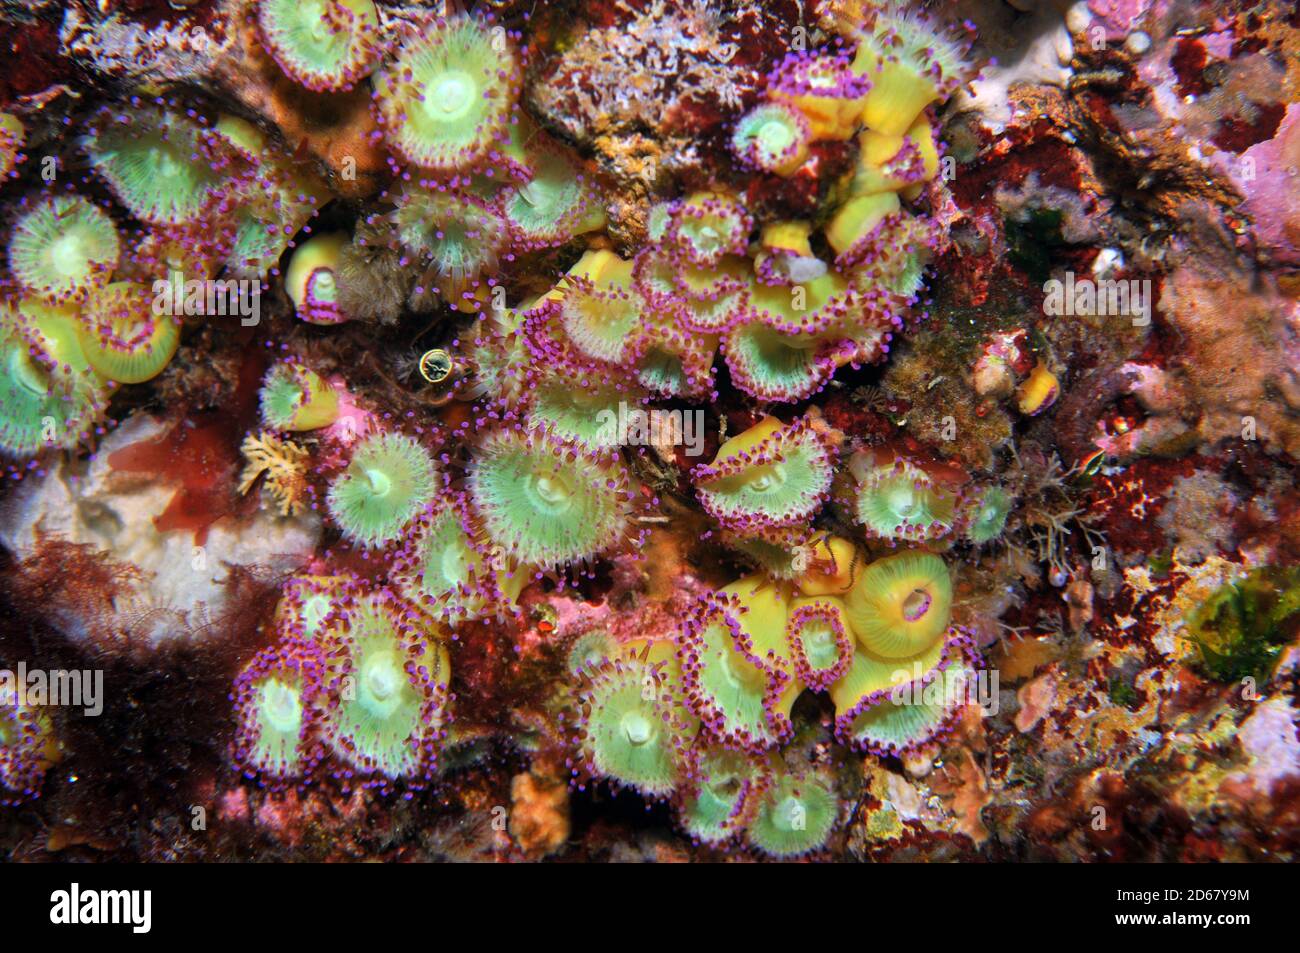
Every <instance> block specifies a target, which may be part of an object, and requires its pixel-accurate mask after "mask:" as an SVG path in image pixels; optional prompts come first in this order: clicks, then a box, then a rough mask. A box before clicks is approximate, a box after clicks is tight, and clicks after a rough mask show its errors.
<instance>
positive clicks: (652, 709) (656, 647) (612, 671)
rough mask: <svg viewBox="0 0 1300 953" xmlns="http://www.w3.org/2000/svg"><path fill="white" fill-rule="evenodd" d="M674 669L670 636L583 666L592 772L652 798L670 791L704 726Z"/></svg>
mask: <svg viewBox="0 0 1300 953" xmlns="http://www.w3.org/2000/svg"><path fill="white" fill-rule="evenodd" d="M676 671H677V663H676V660H675V659H673V657H672V643H671V642H660V643H651V644H644V645H641V646H637V645H632V646H626V647H624V648H623V649H622V650H621V651H620V652H619V653H618V654H617V655H615V657H613V658H607V659H604V660H603V661H601V662H599V663H598V664H596V665H594V666H588V667H586V668H584V670H583V678H584V684H583V685H582V687H581V688H580V689H579V691H578V697H579V701H580V704H581V714H580V719H579V731H578V745H579V750H580V751H581V753H582V757H583V760H584V762H585V766H586V769H587V771H588V772H590V773H591V774H593V775H599V776H603V777H607V778H610V779H612V780H614V781H616V782H618V783H619V784H621V785H624V786H627V787H631V788H635V789H636V790H638V791H640V792H641V793H642V794H646V795H650V796H651V797H664V796H666V795H668V794H671V793H672V791H673V790H674V788H676V787H677V785H678V783H679V782H680V780H681V778H682V772H683V761H684V757H685V752H686V749H687V747H688V746H689V745H690V744H691V742H692V741H693V740H694V738H695V735H696V733H697V732H698V731H699V722H698V720H696V719H695V718H694V717H693V716H692V715H691V713H690V712H689V711H687V709H686V708H685V706H684V705H683V703H682V699H681V693H680V688H679V686H678V685H677V684H676Z"/></svg>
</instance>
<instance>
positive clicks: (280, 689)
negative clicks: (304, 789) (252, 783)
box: [231, 642, 325, 781]
mask: <svg viewBox="0 0 1300 953" xmlns="http://www.w3.org/2000/svg"><path fill="white" fill-rule="evenodd" d="M324 675H325V662H324V658H323V656H322V655H321V653H320V652H319V650H318V649H317V648H316V647H315V646H313V645H311V644H309V643H305V642H285V643H284V644H280V645H272V646H268V647H267V648H265V649H263V650H262V651H260V652H258V653H257V655H255V656H254V657H253V659H252V661H250V662H249V663H248V664H247V665H245V666H244V668H243V670H242V671H240V673H239V676H238V677H237V678H236V679H235V685H234V689H233V690H232V692H231V700H232V701H233V702H234V711H235V725H236V728H235V740H234V758H235V763H236V764H238V765H239V766H240V767H241V768H242V769H243V770H244V772H245V773H246V774H248V775H249V776H250V777H252V776H261V777H262V778H264V779H268V780H274V781H281V780H286V779H289V778H301V777H303V776H306V775H308V774H310V772H311V769H312V768H313V767H314V766H315V764H316V762H317V761H319V759H320V746H319V741H318V740H317V739H316V738H315V737H313V735H314V728H315V726H314V723H313V719H312V712H313V709H314V707H315V706H316V704H317V697H318V695H319V694H320V691H321V689H322V686H323V678H324Z"/></svg>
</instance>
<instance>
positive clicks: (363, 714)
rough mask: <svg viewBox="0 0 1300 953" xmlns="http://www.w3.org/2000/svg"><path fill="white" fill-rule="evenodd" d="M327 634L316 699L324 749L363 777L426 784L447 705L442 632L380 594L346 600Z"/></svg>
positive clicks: (399, 602)
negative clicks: (323, 682)
mask: <svg viewBox="0 0 1300 953" xmlns="http://www.w3.org/2000/svg"><path fill="white" fill-rule="evenodd" d="M326 626H327V628H328V630H329V631H328V638H330V639H331V641H332V642H333V643H334V645H335V648H334V650H333V654H332V656H331V664H330V669H329V673H328V685H327V687H326V690H325V692H324V693H322V695H323V698H324V702H323V712H322V715H323V718H324V722H325V723H324V732H325V736H326V738H327V740H328V742H329V745H330V747H331V748H332V749H333V750H334V752H335V753H336V754H337V755H339V756H340V757H341V758H343V759H344V760H345V761H347V762H348V763H349V764H351V765H352V766H353V767H354V768H356V769H359V770H361V771H363V772H367V773H373V774H376V775H380V776H382V777H384V778H389V779H394V778H413V779H416V780H423V779H425V778H428V777H429V776H431V774H432V772H433V770H434V768H435V765H436V758H437V749H438V745H439V743H440V742H441V740H442V737H443V734H444V732H445V728H446V724H447V721H448V718H449V715H448V705H449V703H450V700H451V696H450V690H449V687H448V686H449V684H450V680H451V659H450V656H449V655H448V653H447V647H446V644H445V641H444V638H443V633H442V631H441V629H439V628H438V627H437V626H436V625H434V624H433V623H431V622H429V621H428V620H427V618H426V617H423V616H420V615H419V614H417V613H416V612H415V611H414V610H413V609H412V608H411V607H410V606H409V605H407V604H406V603H405V602H404V601H403V600H402V599H400V598H399V597H397V596H396V595H394V594H393V593H391V592H390V591H388V590H387V589H375V590H372V591H369V592H365V593H361V594H359V595H356V596H353V597H349V598H346V599H345V600H344V601H343V603H342V605H341V606H340V607H339V608H338V609H337V610H336V613H335V615H334V616H333V617H331V619H329V620H327V622H326Z"/></svg>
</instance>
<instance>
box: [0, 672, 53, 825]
mask: <svg viewBox="0 0 1300 953" xmlns="http://www.w3.org/2000/svg"><path fill="white" fill-rule="evenodd" d="M60 757H61V747H60V745H59V742H58V738H57V737H56V735H55V734H54V725H53V723H52V722H51V720H50V717H49V715H48V714H46V713H45V711H44V710H43V709H42V708H41V707H40V706H38V705H29V704H27V703H26V702H25V701H24V699H22V698H20V697H19V695H18V692H17V691H16V689H15V687H14V685H13V684H12V680H9V681H5V682H4V683H0V806H5V805H12V804H18V803H20V802H22V801H26V800H29V799H31V798H34V797H37V796H39V795H40V793H41V785H42V783H43V782H44V781H45V773H46V771H48V770H49V768H50V765H52V764H54V763H55V762H57V761H58V760H59V759H60Z"/></svg>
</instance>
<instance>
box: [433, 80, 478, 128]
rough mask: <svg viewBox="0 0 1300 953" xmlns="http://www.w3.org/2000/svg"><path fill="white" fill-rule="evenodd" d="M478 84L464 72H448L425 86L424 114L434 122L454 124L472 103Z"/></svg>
mask: <svg viewBox="0 0 1300 953" xmlns="http://www.w3.org/2000/svg"><path fill="white" fill-rule="evenodd" d="M476 93H478V84H477V83H475V82H474V79H473V77H472V76H470V75H469V73H466V72H465V71H464V70H448V71H447V72H445V73H442V74H441V75H439V76H435V77H432V78H431V79H430V80H429V81H428V82H427V83H426V85H425V92H424V101H423V102H424V112H425V115H426V116H428V117H429V118H430V119H432V120H434V121H435V122H454V121H455V120H457V119H460V118H461V117H462V116H464V115H465V113H466V112H467V111H468V110H469V108H470V106H472V105H473V103H474V96H475V94H476Z"/></svg>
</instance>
